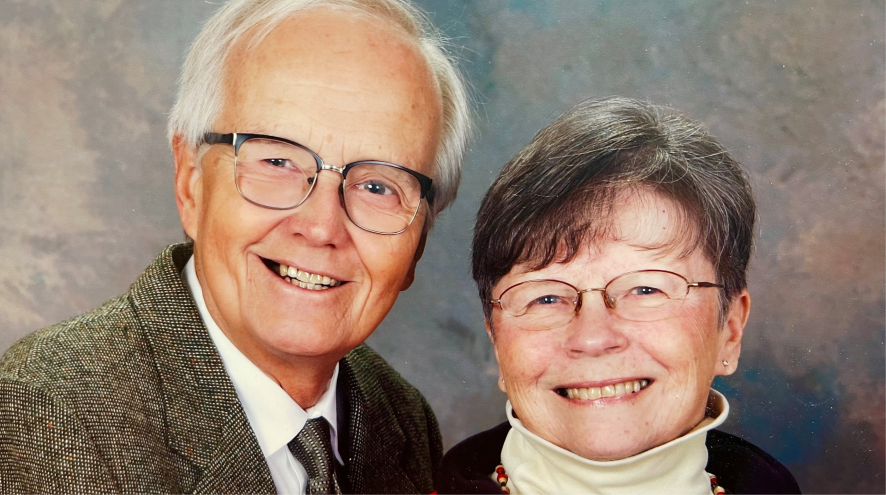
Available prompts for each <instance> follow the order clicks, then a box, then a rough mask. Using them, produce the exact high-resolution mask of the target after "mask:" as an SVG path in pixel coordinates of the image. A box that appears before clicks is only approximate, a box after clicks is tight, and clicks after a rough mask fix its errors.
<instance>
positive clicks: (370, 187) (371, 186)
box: [357, 182, 393, 195]
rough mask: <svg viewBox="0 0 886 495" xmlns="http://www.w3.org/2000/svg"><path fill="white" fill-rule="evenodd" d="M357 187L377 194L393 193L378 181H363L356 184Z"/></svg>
mask: <svg viewBox="0 0 886 495" xmlns="http://www.w3.org/2000/svg"><path fill="white" fill-rule="evenodd" d="M357 189H360V190H362V191H366V192H368V193H372V194H379V195H386V194H393V191H392V190H391V188H389V187H388V186H386V185H384V184H382V183H380V182H364V183H363V184H357Z"/></svg>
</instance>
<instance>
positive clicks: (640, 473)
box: [501, 389, 729, 495]
mask: <svg viewBox="0 0 886 495" xmlns="http://www.w3.org/2000/svg"><path fill="white" fill-rule="evenodd" d="M506 408H507V415H508V421H509V422H510V424H511V431H510V433H508V437H507V439H506V440H505V443H504V446H503V447H502V450H501V460H502V465H504V467H505V470H506V471H507V473H508V477H509V480H508V488H509V489H510V490H511V493H515V494H516V493H595V494H622V493H624V494H633V493H644V492H645V493H696V494H699V495H701V494H710V493H711V483H710V478H709V477H708V475H707V473H705V470H704V468H705V465H706V464H707V461H708V451H707V448H706V447H705V437H706V434H707V431H708V430H710V429H712V428H715V427H717V426H719V425H721V424H722V423H723V422H724V421H726V417H727V416H728V415H729V403H728V402H726V398H725V397H723V395H721V394H720V393H719V392H717V391H716V390H714V389H711V392H710V394H709V395H708V405H707V412H706V417H705V419H703V420H702V421H701V423H699V424H698V426H696V427H695V428H693V429H692V430H690V431H689V433H686V434H685V435H683V436H681V437H679V438H676V439H674V440H671V441H670V442H668V443H666V444H663V445H659V446H658V447H655V448H653V449H650V450H647V451H645V452H642V453H640V454H637V455H635V456H632V457H627V458H625V459H619V460H616V461H592V460H589V459H585V458H583V457H580V456H578V455H576V454H573V453H572V452H569V451H568V450H565V449H562V448H560V447H558V446H556V445H554V444H552V443H551V442H548V441H547V440H544V439H543V438H541V437H539V436H537V435H535V434H534V433H532V432H530V431H529V430H527V429H526V427H525V426H523V423H522V422H521V421H520V420H519V419H517V418H516V417H514V414H513V408H512V407H511V402H510V401H508V403H507V406H506ZM714 474H716V473H714Z"/></svg>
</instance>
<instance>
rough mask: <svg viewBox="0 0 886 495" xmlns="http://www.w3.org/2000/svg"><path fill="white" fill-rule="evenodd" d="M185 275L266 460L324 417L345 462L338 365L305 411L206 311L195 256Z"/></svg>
mask: <svg viewBox="0 0 886 495" xmlns="http://www.w3.org/2000/svg"><path fill="white" fill-rule="evenodd" d="M182 275H183V276H182V278H184V279H185V282H186V285H187V286H188V289H189V290H190V291H191V297H193V299H194V302H195V303H196V305H197V309H198V311H199V312H200V317H201V318H202V319H203V322H204V323H205V324H206V328H207V329H208V330H209V336H210V337H211V338H212V342H213V343H214V344H215V347H216V349H218V354H219V357H221V360H222V363H223V364H224V367H225V371H227V373H228V376H229V377H230V378H231V382H232V383H233V384H234V390H235V391H236V392H237V397H238V398H239V399H240V402H241V404H242V405H243V410H244V411H245V412H246V417H247V419H249V424H250V426H252V431H253V432H254V433H255V437H256V439H257V440H258V444H259V446H260V447H261V450H262V454H264V456H265V458H268V457H269V456H270V455H271V454H273V453H275V452H277V451H278V450H280V449H281V448H283V447H286V445H287V444H288V443H289V441H290V440H292V439H293V438H295V436H296V435H297V434H298V433H299V432H300V431H301V430H302V428H304V426H305V423H307V421H308V420H309V419H314V418H319V417H323V418H325V419H326V421H327V422H329V424H330V426H331V427H332V428H331V429H330V432H331V441H332V450H333V452H334V453H335V457H336V459H338V461H339V462H341V463H343V462H342V458H341V455H340V454H339V452H338V441H337V440H338V432H337V429H338V424H337V408H336V402H337V401H336V397H335V388H336V387H335V384H336V383H338V364H336V365H335V370H334V371H333V373H332V379H331V380H330V381H329V384H327V386H326V391H325V392H324V393H323V395H322V396H321V397H320V400H318V401H317V403H316V404H315V405H314V406H313V407H310V408H308V410H307V411H305V410H304V409H302V408H301V407H300V406H299V405H298V403H296V402H295V401H294V400H292V397H290V396H289V394H287V393H286V391H284V390H283V388H281V387H280V385H278V384H277V383H276V382H275V381H274V380H272V379H271V377H269V376H268V375H266V374H265V373H264V372H263V371H262V370H260V369H259V368H258V366H256V365H255V364H254V363H253V362H252V361H250V360H249V358H247V357H246V356H245V355H244V354H243V353H242V352H240V350H239V349H237V347H236V346H235V345H234V344H233V343H232V342H231V341H230V340H229V339H228V337H227V336H226V335H225V334H224V332H222V330H221V328H219V326H218V325H217V324H216V323H215V320H213V319H212V315H210V314H209V310H208V309H207V308H206V301H205V300H204V299H203V289H202V287H201V286H200V281H199V280H197V272H196V270H195V269H194V257H193V256H191V259H190V260H188V263H187V264H186V265H185V269H184V272H183V274H182Z"/></svg>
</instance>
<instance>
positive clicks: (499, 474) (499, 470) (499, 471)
mask: <svg viewBox="0 0 886 495" xmlns="http://www.w3.org/2000/svg"><path fill="white" fill-rule="evenodd" d="M708 476H710V477H711V493H713V494H714V495H723V494H724V493H726V490H725V489H724V488H723V487H722V486H720V485H718V484H717V477H716V476H714V475H713V474H710V473H708ZM495 480H496V481H498V485H499V487H500V488H501V491H502V493H511V490H510V489H508V474H507V473H506V472H505V467H504V466H502V465H501V464H499V465H498V466H495Z"/></svg>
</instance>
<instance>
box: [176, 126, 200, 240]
mask: <svg viewBox="0 0 886 495" xmlns="http://www.w3.org/2000/svg"><path fill="white" fill-rule="evenodd" d="M172 155H173V158H174V159H175V205H176V207H178V216H179V218H180V219H181V222H182V227H184V229H185V233H186V234H188V236H189V237H190V238H191V239H194V240H197V232H198V230H199V229H198V226H199V219H200V215H199V206H200V201H201V199H202V195H201V193H202V183H201V181H200V178H201V171H200V170H199V167H197V162H196V159H197V150H196V149H194V147H193V146H190V145H188V144H187V143H186V142H185V139H184V138H183V137H182V136H181V135H180V134H176V135H175V136H174V137H173V138H172Z"/></svg>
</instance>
